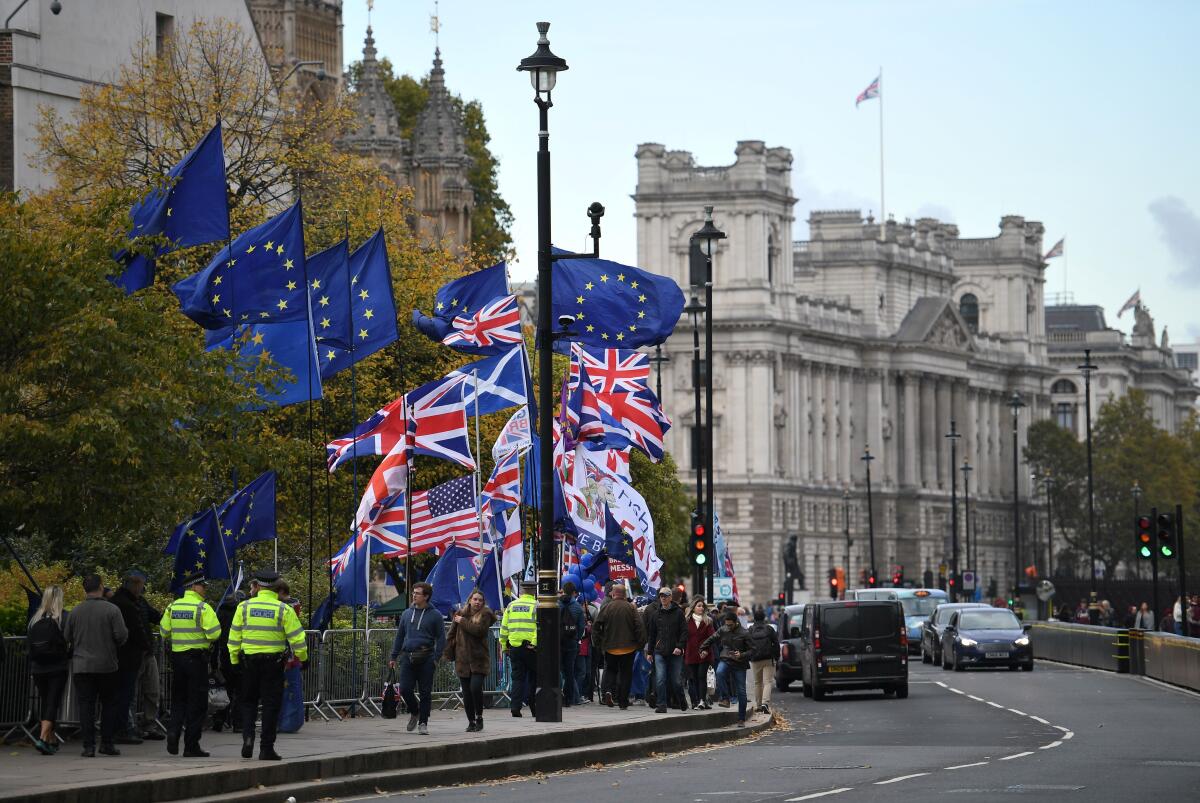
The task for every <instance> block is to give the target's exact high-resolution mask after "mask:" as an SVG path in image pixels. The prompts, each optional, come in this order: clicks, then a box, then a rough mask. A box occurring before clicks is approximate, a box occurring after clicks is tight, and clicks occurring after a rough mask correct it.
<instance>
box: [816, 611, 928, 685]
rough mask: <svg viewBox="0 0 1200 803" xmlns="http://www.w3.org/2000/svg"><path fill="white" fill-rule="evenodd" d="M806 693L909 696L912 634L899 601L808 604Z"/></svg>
mask: <svg viewBox="0 0 1200 803" xmlns="http://www.w3.org/2000/svg"><path fill="white" fill-rule="evenodd" d="M800 649H801V658H800V665H801V675H800V682H801V683H802V684H803V687H804V695H805V696H806V697H809V696H811V697H812V698H813V699H814V700H821V699H824V697H825V695H826V694H827V693H828V692H831V691H849V690H855V689H882V690H883V692H884V694H895V695H896V696H897V697H907V696H908V632H907V629H906V628H905V625H904V609H903V608H902V607H901V606H900V603H899V602H898V601H895V600H870V601H862V602H857V601H855V602H822V603H816V604H812V605H808V606H807V607H805V609H804V615H803V617H802V618H801V624H800Z"/></svg>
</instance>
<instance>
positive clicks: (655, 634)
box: [646, 588, 687, 714]
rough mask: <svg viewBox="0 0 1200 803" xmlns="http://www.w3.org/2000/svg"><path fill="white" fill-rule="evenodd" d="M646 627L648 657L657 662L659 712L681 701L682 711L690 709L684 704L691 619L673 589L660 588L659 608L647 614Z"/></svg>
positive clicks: (663, 711)
mask: <svg viewBox="0 0 1200 803" xmlns="http://www.w3.org/2000/svg"><path fill="white" fill-rule="evenodd" d="M647 618H648V626H647V628H646V630H647V632H646V660H648V661H650V660H652V661H653V662H654V680H655V684H656V686H657V691H656V699H657V701H658V705H657V706H656V707H655V709H654V710H655V712H656V713H659V714H665V713H667V708H668V706H670V705H671V704H672V703H675V702H676V701H677V700H678V701H679V707H680V710H683V711H686V710H687V707H686V706H685V705H683V703H682V700H683V686H682V683H681V676H682V674H683V651H684V648H686V647H687V622H685V621H684V616H683V609H682V608H680V607H679V606H678V605H676V604H675V600H674V598H673V597H672V596H671V589H669V588H660V589H659V590H658V609H657V610H655V611H654V613H653V614H651V615H650V616H648V617H647Z"/></svg>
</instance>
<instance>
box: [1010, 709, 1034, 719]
mask: <svg viewBox="0 0 1200 803" xmlns="http://www.w3.org/2000/svg"><path fill="white" fill-rule="evenodd" d="M1008 710H1009V711H1012V712H1013V713H1014V714H1016V715H1017V716H1022V717H1026V716H1029V715H1028V714H1026V713H1025V712H1024V711H1018V710H1017V709H1015V708H1010V709H1008Z"/></svg>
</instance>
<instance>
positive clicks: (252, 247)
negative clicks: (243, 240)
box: [246, 246, 254, 254]
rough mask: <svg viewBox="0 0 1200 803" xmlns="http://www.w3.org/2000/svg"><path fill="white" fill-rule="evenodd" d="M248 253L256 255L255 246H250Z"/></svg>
mask: <svg viewBox="0 0 1200 803" xmlns="http://www.w3.org/2000/svg"><path fill="white" fill-rule="evenodd" d="M246 253H247V254H253V253H254V246H250V247H249V248H247V249H246Z"/></svg>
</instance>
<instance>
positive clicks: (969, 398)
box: [963, 385, 980, 488]
mask: <svg viewBox="0 0 1200 803" xmlns="http://www.w3.org/2000/svg"><path fill="white" fill-rule="evenodd" d="M963 399H964V404H965V406H966V416H967V420H966V422H965V424H966V428H967V437H966V438H965V439H964V441H965V443H966V454H965V455H964V457H966V459H967V460H969V461H970V462H971V467H972V468H973V469H975V470H974V471H972V472H971V476H970V479H969V482H970V483H971V487H972V488H975V487H977V484H978V482H979V475H980V471H979V410H978V408H977V405H978V403H979V397H978V394H977V393H976V390H975V388H973V387H971V386H970V385H967V386H966V387H964V388H963Z"/></svg>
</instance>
